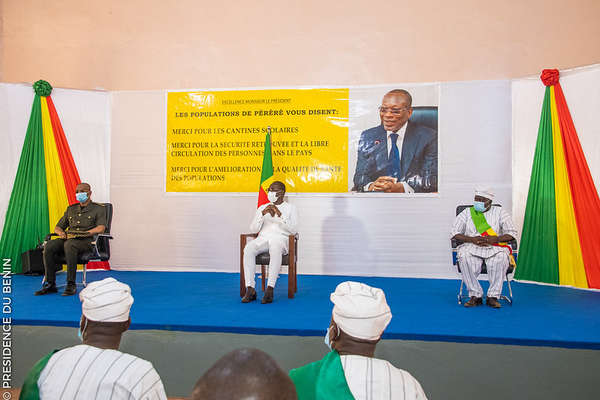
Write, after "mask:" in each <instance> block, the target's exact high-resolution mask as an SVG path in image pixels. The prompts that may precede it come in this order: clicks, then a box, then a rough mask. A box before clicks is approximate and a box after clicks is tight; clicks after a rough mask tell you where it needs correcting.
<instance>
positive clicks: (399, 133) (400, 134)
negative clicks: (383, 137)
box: [387, 122, 408, 159]
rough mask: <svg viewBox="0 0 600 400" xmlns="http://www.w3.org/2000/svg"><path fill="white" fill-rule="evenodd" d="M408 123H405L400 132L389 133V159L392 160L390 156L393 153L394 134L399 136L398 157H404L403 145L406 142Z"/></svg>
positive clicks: (397, 140) (397, 142) (397, 141)
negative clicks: (392, 136) (405, 135)
mask: <svg viewBox="0 0 600 400" xmlns="http://www.w3.org/2000/svg"><path fill="white" fill-rule="evenodd" d="M407 125H408V123H406V122H405V123H404V125H402V128H400V129H398V132H393V131H387V149H388V159H389V158H390V154H391V153H392V138H391V137H390V136H391V135H392V133H397V134H398V139H396V146H397V147H398V155H399V156H400V157H402V143H403V142H404V134H405V133H406V126H407Z"/></svg>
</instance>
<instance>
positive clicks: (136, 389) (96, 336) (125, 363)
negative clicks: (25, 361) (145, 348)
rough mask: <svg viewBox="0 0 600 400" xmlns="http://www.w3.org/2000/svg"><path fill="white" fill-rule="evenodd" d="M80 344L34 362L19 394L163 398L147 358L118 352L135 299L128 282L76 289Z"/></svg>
mask: <svg viewBox="0 0 600 400" xmlns="http://www.w3.org/2000/svg"><path fill="white" fill-rule="evenodd" d="M79 299H80V300H81V310H82V316H81V321H80V331H79V336H80V338H81V340H82V342H83V344H80V345H77V346H73V347H68V348H66V349H63V350H60V351H54V352H52V353H50V354H48V355H47V356H45V357H44V358H42V359H41V360H40V361H38V362H37V364H35V365H34V367H33V368H32V369H31V371H29V373H28V375H27V377H26V378H25V383H24V384H23V388H22V391H21V396H20V399H27V400H30V399H31V400H33V399H44V400H46V399H47V400H54V399H57V400H58V399H61V400H65V399H82V400H89V399H113V400H115V399H143V400H146V399H147V400H150V399H152V400H154V399H166V398H167V396H166V394H165V389H164V388H163V384H162V381H161V379H160V376H159V375H158V373H157V372H156V370H155V369H154V367H153V366H152V364H151V363H149V362H148V361H146V360H143V359H141V358H138V357H135V356H132V355H130V354H126V353H122V352H120V351H118V348H119V345H120V343H121V335H122V334H123V332H125V331H126V330H127V329H128V328H129V324H130V323H131V319H130V318H129V310H130V308H131V305H132V304H133V297H132V296H131V289H130V288H129V286H128V285H126V284H124V283H121V282H118V281H117V280H115V279H113V278H106V279H104V280H101V281H97V282H92V283H90V284H89V285H88V286H87V287H86V288H85V289H83V290H82V291H81V293H80V294H79Z"/></svg>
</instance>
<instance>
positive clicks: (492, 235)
mask: <svg viewBox="0 0 600 400" xmlns="http://www.w3.org/2000/svg"><path fill="white" fill-rule="evenodd" d="M492 200H494V193H493V192H492V190H491V189H490V188H480V189H477V190H475V201H474V203H473V207H469V208H466V209H464V210H463V211H462V212H461V213H460V214H458V216H457V217H456V220H455V221H454V227H453V228H452V239H456V240H460V241H462V242H463V244H461V245H460V246H459V247H458V250H457V254H456V256H457V258H458V262H459V263H460V269H461V271H462V279H463V281H464V282H465V285H466V286H467V289H468V290H469V296H471V298H470V299H469V301H467V302H466V303H465V307H475V306H479V305H481V304H483V299H482V296H483V289H482V288H481V284H480V283H479V280H478V279H477V277H478V276H479V274H480V273H481V266H482V264H483V261H484V260H485V265H486V267H487V275H488V280H489V282H490V287H489V288H488V291H487V298H486V300H485V302H486V304H487V305H488V306H490V307H493V308H500V307H501V306H500V303H499V302H498V298H499V297H500V294H501V293H502V284H503V283H504V276H505V275H506V271H507V270H508V266H509V265H510V263H511V262H514V260H512V250H511V248H510V246H508V245H507V242H510V241H511V240H513V239H514V238H515V237H516V236H517V229H516V228H515V224H514V223H513V221H512V218H511V217H510V215H508V213H507V212H506V211H504V209H503V208H502V207H492Z"/></svg>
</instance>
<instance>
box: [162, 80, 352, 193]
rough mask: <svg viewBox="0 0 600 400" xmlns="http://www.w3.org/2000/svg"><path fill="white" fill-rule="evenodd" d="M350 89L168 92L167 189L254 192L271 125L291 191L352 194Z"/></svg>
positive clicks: (276, 165)
mask: <svg viewBox="0 0 600 400" xmlns="http://www.w3.org/2000/svg"><path fill="white" fill-rule="evenodd" d="M348 99H349V96H348V89H280V90H231V91H195V92H169V93H168V94H167V160H166V162H167V170H166V171H167V173H166V190H167V192H257V191H258V187H259V184H260V174H261V171H260V169H261V166H262V160H263V153H264V142H265V135H266V132H267V128H268V127H271V133H272V134H271V145H272V155H273V171H274V179H275V180H281V181H283V182H285V184H286V186H287V191H288V192H304V193H315V192H328V193H334V192H337V193H341V192H347V191H348V187H347V181H348Z"/></svg>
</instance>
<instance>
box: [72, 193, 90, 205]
mask: <svg viewBox="0 0 600 400" xmlns="http://www.w3.org/2000/svg"><path fill="white" fill-rule="evenodd" d="M75 198H76V199H77V201H78V202H80V203H85V202H86V201H87V199H88V195H87V192H79V193H76V194H75Z"/></svg>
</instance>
